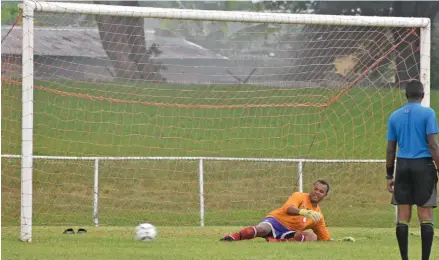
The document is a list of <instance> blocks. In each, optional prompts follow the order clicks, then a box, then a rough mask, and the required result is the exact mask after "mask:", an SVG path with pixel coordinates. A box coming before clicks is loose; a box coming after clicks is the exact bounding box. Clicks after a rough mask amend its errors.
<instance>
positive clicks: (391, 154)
mask: <svg viewBox="0 0 439 260" xmlns="http://www.w3.org/2000/svg"><path fill="white" fill-rule="evenodd" d="M396 140H397V138H396V130H395V126H394V124H393V120H392V116H390V118H389V123H388V128H387V149H386V179H387V190H388V191H389V192H393V173H394V171H395V157H396V144H397V142H396Z"/></svg>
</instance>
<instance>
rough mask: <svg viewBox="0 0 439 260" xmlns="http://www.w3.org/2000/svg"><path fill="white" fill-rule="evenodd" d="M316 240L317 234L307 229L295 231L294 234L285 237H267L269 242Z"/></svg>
mask: <svg viewBox="0 0 439 260" xmlns="http://www.w3.org/2000/svg"><path fill="white" fill-rule="evenodd" d="M316 240H317V235H316V234H314V233H312V232H306V231H295V232H294V233H293V235H292V236H285V237H283V238H274V237H270V238H268V239H267V241H268V242H309V241H316Z"/></svg>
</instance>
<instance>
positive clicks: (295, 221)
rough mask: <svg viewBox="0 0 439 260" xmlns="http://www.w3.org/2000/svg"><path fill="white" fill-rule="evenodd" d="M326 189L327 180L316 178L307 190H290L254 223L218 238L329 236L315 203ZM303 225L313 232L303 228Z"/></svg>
mask: <svg viewBox="0 0 439 260" xmlns="http://www.w3.org/2000/svg"><path fill="white" fill-rule="evenodd" d="M328 192H329V184H328V183H327V182H326V181H324V180H318V181H316V182H315V183H314V185H313V187H312V190H311V192H309V193H302V192H294V193H293V194H292V195H291V197H290V198H288V200H287V201H286V202H285V204H284V205H283V206H282V207H281V208H278V209H276V210H273V211H272V212H270V213H269V214H268V215H267V216H266V217H265V218H264V219H263V220H262V221H261V222H260V223H259V224H258V225H257V226H251V227H246V228H244V229H242V230H240V231H239V232H236V233H234V234H231V235H227V236H225V237H223V238H221V241H238V240H246V239H253V238H255V237H262V238H265V239H266V240H267V241H268V242H281V241H282V242H289V241H299V242H304V241H315V240H320V241H328V240H332V239H331V236H330V235H329V232H328V229H327V228H326V225H325V220H324V218H323V214H322V212H321V210H320V206H319V202H320V201H322V200H323V199H324V198H325V197H326V196H327V195H328ZM307 229H312V230H313V231H314V232H306V231H305V230H307Z"/></svg>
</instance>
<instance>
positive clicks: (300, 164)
mask: <svg viewBox="0 0 439 260" xmlns="http://www.w3.org/2000/svg"><path fill="white" fill-rule="evenodd" d="M1 157H2V158H16V159H20V158H21V155H14V154H4V155H1ZM33 159H45V160H86V161H94V170H93V172H94V185H93V194H94V196H93V222H94V224H95V225H96V226H98V225H99V212H98V205H99V162H100V161H105V160H111V161H119V160H169V161H171V160H172V161H176V160H181V161H183V160H185V161H198V162H199V164H198V165H199V167H198V184H199V194H200V226H204V165H203V162H204V161H249V162H250V161H254V162H292V163H297V175H298V176H297V178H298V185H299V191H301V192H302V191H303V163H305V162H312V163H385V162H386V161H385V160H319V159H288V158H233V157H74V156H33Z"/></svg>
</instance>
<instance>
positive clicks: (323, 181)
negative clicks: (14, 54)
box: [314, 179, 330, 194]
mask: <svg viewBox="0 0 439 260" xmlns="http://www.w3.org/2000/svg"><path fill="white" fill-rule="evenodd" d="M316 183H320V184H323V185H325V186H326V194H328V193H329V188H330V187H329V183H328V182H327V181H325V180H321V179H320V180H317V181H316V182H314V185H316Z"/></svg>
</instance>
